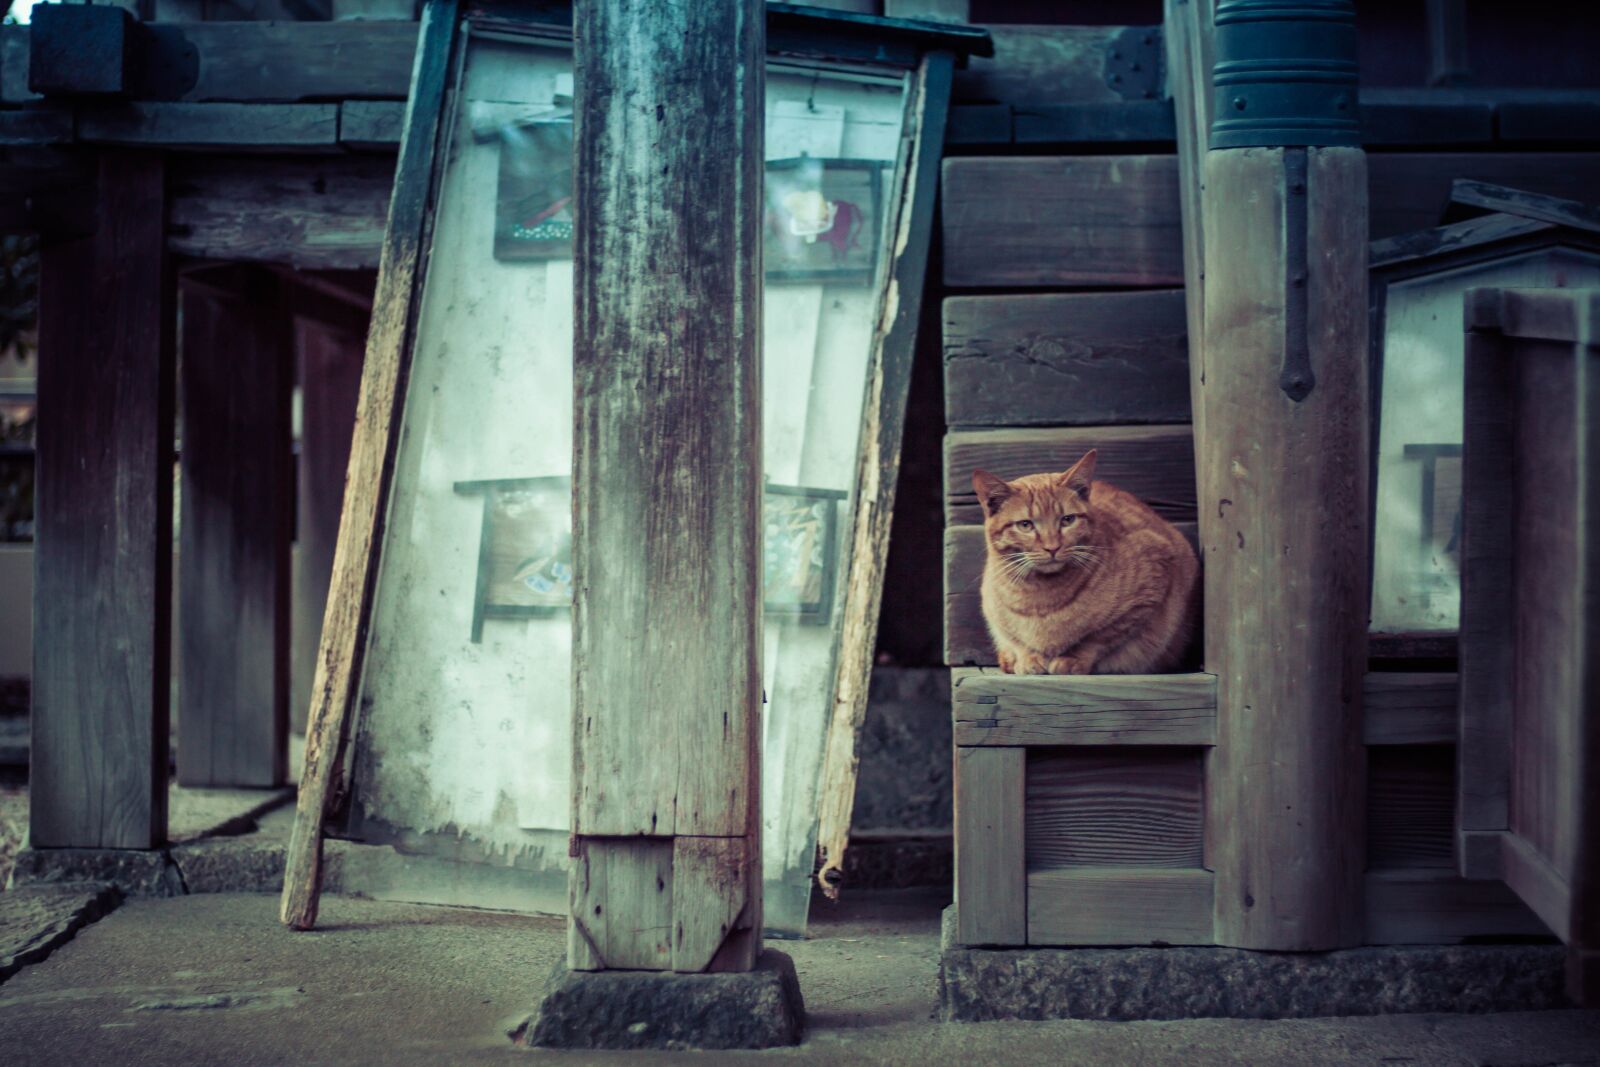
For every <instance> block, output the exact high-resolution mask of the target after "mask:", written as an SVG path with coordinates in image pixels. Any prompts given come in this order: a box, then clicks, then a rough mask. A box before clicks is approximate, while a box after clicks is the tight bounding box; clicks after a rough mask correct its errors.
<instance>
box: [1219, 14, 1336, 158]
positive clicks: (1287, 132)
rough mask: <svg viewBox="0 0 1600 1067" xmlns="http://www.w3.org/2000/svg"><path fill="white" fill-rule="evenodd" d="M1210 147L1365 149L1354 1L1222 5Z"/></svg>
mask: <svg viewBox="0 0 1600 1067" xmlns="http://www.w3.org/2000/svg"><path fill="white" fill-rule="evenodd" d="M1216 25H1217V33H1216V46H1217V62H1216V66H1215V67H1213V68H1212V90H1211V91H1212V104H1213V111H1212V118H1211V147H1212V148H1254V147H1262V146H1265V147H1272V146H1284V145H1321V146H1332V145H1360V144H1361V123H1360V118H1359V115H1360V112H1359V109H1358V107H1357V101H1356V12H1355V4H1354V3H1353V2H1352V0H1219V2H1218V4H1217V14H1216Z"/></svg>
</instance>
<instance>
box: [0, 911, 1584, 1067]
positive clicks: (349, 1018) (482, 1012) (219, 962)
mask: <svg viewBox="0 0 1600 1067" xmlns="http://www.w3.org/2000/svg"><path fill="white" fill-rule="evenodd" d="M944 903H945V900H944V894H942V893H939V892H934V891H928V890H897V891H880V892H873V893H870V894H866V893H857V894H854V895H852V896H847V898H846V901H845V903H844V904H842V905H840V906H837V907H833V906H828V905H826V904H825V903H821V902H819V904H818V907H817V912H816V918H815V920H814V922H813V931H812V932H813V937H812V938H811V939H810V940H808V941H804V942H775V943H774V947H777V948H780V949H782V950H784V951H786V952H789V953H790V954H791V955H792V956H793V958H794V961H795V964H796V967H797V969H798V971H799V975H800V984H801V988H802V991H803V993H804V996H805V1000H806V1006H807V1009H808V1016H809V1029H808V1032H807V1036H806V1040H805V1043H804V1044H802V1045H801V1046H799V1047H798V1048H794V1049H783V1050H772V1051H768V1052H761V1053H716V1054H710V1053H674V1054H667V1053H626V1054H610V1055H606V1054H595V1053H553V1052H542V1051H532V1050H527V1049H521V1048H516V1047H514V1046H513V1045H512V1044H511V1042H510V1041H509V1040H508V1039H507V1037H506V1033H507V1031H508V1030H509V1029H511V1028H512V1027H514V1026H515V1025H516V1024H517V1022H518V1021H519V1020H520V1019H521V1018H522V1017H524V1016H525V1015H526V1014H527V1013H528V1012H530V1011H531V1010H532V1009H533V1008H534V1007H535V1006H536V1005H537V1003H538V997H539V992H540V989H541V986H542V984H543V981H544V979H545V977H546V975H548V974H549V973H550V971H551V968H552V967H553V966H554V965H555V963H556V962H557V961H558V960H559V959H560V958H561V954H562V952H563V945H564V933H563V927H562V923H561V922H560V921H559V920H555V919H543V918H532V917H525V916H515V915H506V914H499V913H489V912H475V911H467V910H462V909H450V908H429V907H420V906H415V905H405V904H392V903H380V902H374V901H366V900H356V899H349V898H339V897H335V898H329V899H327V900H326V901H325V902H324V907H323V911H322V925H321V928H320V929H318V930H317V931H315V932H312V933H305V934H295V933H291V932H289V931H287V930H285V929H284V928H283V927H281V926H280V925H279V924H278V922H277V898H276V896H274V895H270V894H212V895H192V896H183V897H176V898H172V899H162V900H133V901H129V902H126V903H124V904H123V905H122V906H121V907H120V908H118V909H117V910H116V911H114V912H113V913H112V914H110V915H109V916H107V917H105V918H103V919H101V920H100V921H99V922H96V923H94V924H93V925H90V926H88V927H87V928H85V929H83V930H82V931H80V932H79V933H78V934H77V936H76V937H75V938H74V939H73V940H72V941H70V942H68V943H67V944H65V945H64V946H62V947H60V948H58V949H56V950H55V952H54V953H53V954H52V955H51V956H50V957H49V958H48V959H46V960H45V961H44V962H42V963H35V964H32V965H29V966H26V967H24V968H23V969H22V970H21V971H20V972H19V973H17V974H16V975H15V976H14V977H12V978H11V979H10V980H9V981H7V982H5V984H4V985H0V1061H3V1062H6V1063H17V1064H24V1063H26V1064H37V1065H39V1067H49V1065H54V1064H61V1065H70V1067H85V1065H90V1064H93V1065H99V1064H108V1065H110V1064H151V1065H160V1067H173V1065H176V1064H225V1065H227V1067H255V1065H266V1064H295V1065H313V1064H329V1065H335V1064H337V1065H341V1067H344V1065H352V1067H353V1065H361V1064H374V1065H378V1064H382V1065H393V1067H406V1065H411V1064H417V1065H422V1064H427V1065H436V1064H445V1063H449V1064H457V1063H508V1064H518V1063H528V1062H546V1061H548V1062H553V1063H613V1062H614V1063H630V1064H637V1063H642V1062H656V1061H657V1060H663V1061H664V1060H681V1061H684V1062H705V1061H706V1060H707V1059H708V1058H714V1059H715V1061H716V1062H719V1063H720V1062H723V1061H738V1060H750V1061H774V1062H780V1061H781V1062H790V1061H800V1062H808V1063H829V1064H834V1063H851V1064H854V1063H880V1064H914V1065H916V1067H931V1065H935V1064H945V1063H967V1062H981V1063H983V1064H984V1065H985V1067H990V1065H1002V1064H1037V1063H1086V1064H1112V1065H1115V1064H1139V1065H1158V1064H1184V1065H1191V1064H1235V1063H1237V1064H1363V1065H1366V1064H1373V1065H1377V1064H1405V1065H1419V1067H1420V1065H1433V1064H1440V1065H1443V1064H1451V1065H1457V1064H1476V1065H1487V1064H1493V1065H1499V1067H1512V1065H1528V1067H1533V1065H1551V1064H1577V1063H1600V1012H1595V1011H1563V1012H1542V1013H1526V1014H1508V1015H1480V1016H1466V1015H1425V1016H1386V1017H1373V1018H1360V1019H1313V1020H1298V1021H1287V1022H1239V1021H1230V1020H1201V1021H1191V1022H1162V1023H1073V1022H1056V1023H981V1024H966V1025H963V1024H941V1023H936V1022H934V1021H932V1019H931V1015H932V1012H933V1009H934V1004H935V1000H936V990H935V982H936V974H937V964H938V951H939V949H938V933H937V928H938V917H939V909H940V908H941V907H942V905H943V904H944Z"/></svg>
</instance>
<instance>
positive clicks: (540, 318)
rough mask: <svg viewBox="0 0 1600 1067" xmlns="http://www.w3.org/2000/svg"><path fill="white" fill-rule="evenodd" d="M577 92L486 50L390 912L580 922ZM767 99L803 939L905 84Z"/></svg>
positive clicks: (360, 881) (518, 54) (388, 671)
mask: <svg viewBox="0 0 1600 1067" xmlns="http://www.w3.org/2000/svg"><path fill="white" fill-rule="evenodd" d="M570 70H571V62H570V54H569V53H568V52H566V51H565V50H564V49H560V48H556V47H546V46H535V45H530V44H526V43H510V42H506V41H500V40H485V39H476V40H474V41H472V43H471V44H470V45H469V46H468V55H467V65H466V69H465V77H464V86H463V91H462V93H461V96H460V105H459V108H458V110H457V113H456V115H455V116H454V118H453V120H452V125H453V129H452V131H451V136H450V139H449V142H448V146H447V153H448V154H447V158H446V164H445V169H444V172H443V180H442V184H441V187H440V190H439V193H438V204H437V213H436V222H435V229H434V240H433V252H432V258H431V261H430V263H429V267H428V273H427V278H426V281H425V287H424V293H423V299H422V304H421V315H420V321H419V326H418V331H417V340H416V346H415V352H414V355H413V360H412V369H411V377H410V383H409V388H408V395H407V401H406V409H405V422H404V429H403V431H402V435H401V441H400V447H399V452H398V457H397V461H396V467H395V474H394V483H393V490H392V493H393V495H392V504H391V512H390V516H389V523H388V528H387V531H386V535H385V536H386V541H385V545H384V551H383V559H382V569H381V573H380V576H379V581H378V592H377V599H376V604H375V607H374V614H373V622H372V636H371V643H370V647H369V652H368V657H367V664H366V672H365V676H364V678H363V688H362V696H361V720H360V721H361V725H360V730H359V734H358V738H357V756H356V764H355V789H354V804H353V807H352V820H351V827H350V830H351V833H352V834H353V835H354V836H358V837H361V838H363V839H365V840H368V841H373V842H389V843H393V844H395V845H396V846H397V847H399V848H400V849H401V850H402V851H405V852H409V853H412V854H413V855H414V856H415V857H416V858H415V859H413V860H408V861H407V864H406V867H405V869H404V870H403V871H402V872H401V873H400V874H399V875H395V873H394V869H387V868H386V869H384V870H378V869H377V868H376V867H374V868H372V869H370V870H366V871H365V872H364V873H362V872H359V871H358V873H356V874H355V876H354V877H355V881H356V884H354V886H353V887H354V888H358V889H361V890H363V891H365V892H369V893H376V894H381V895H387V896H392V897H398V898H404V899H412V900H434V901H441V902H450V903H475V904H480V905H490V906H496V907H507V908H515V909H522V910H547V911H552V912H564V911H565V910H566V875H565V870H566V855H567V847H566V846H567V830H568V827H569V823H570V808H571V800H570V795H569V780H570V764H571V740H570V735H571V724H570V708H571V680H570V655H571V643H572V634H571V613H570V603H571V578H572V573H571V569H570V568H571V506H570V478H571V462H572V298H573V293H572V285H573V264H572V202H571V190H572V160H571V152H572V125H571V107H570V94H571V91H572V82H571V75H570ZM768 86H769V91H768V105H767V157H768V168H767V170H768V178H767V183H766V198H767V211H766V219H765V231H764V232H765V247H764V253H765V256H766V260H767V267H768V277H767V286H766V290H765V308H764V314H765V332H764V344H765V350H764V357H763V359H764V362H763V369H762V374H763V403H764V405H765V409H764V417H765V423H764V427H763V433H764V463H765V476H766V481H767V491H766V495H765V499H764V504H763V511H762V514H763V520H764V522H765V548H766V556H765V560H764V571H765V579H766V594H765V605H766V614H765V617H766V631H765V647H764V674H765V677H764V685H765V691H766V693H767V697H768V704H767V706H766V708H765V723H764V725H765V754H764V760H763V770H762V780H763V788H762V804H763V811H764V817H763V826H762V834H763V842H764V868H765V880H766V883H767V887H766V890H767V902H766V916H767V925H768V927H769V929H772V930H774V931H775V932H783V933H788V934H792V935H799V934H802V933H803V932H804V928H805V914H806V905H807V902H808V901H809V899H810V892H811V874H812V868H813V863H814V856H815V851H816V812H817V798H816V789H817V780H818V776H819V773H820V765H821V758H822V751H823V741H824V736H825V732H826V727H827V722H828V716H829V714H830V710H831V706H832V688H833V670H834V659H835V652H836V639H837V638H836V635H837V631H838V626H837V622H838V618H839V614H840V611H841V607H842V604H841V602H840V590H841V589H842V587H843V579H844V574H845V569H846V563H847V560H846V553H847V546H848V545H849V544H850V531H849V528H848V525H849V520H850V514H851V512H850V507H849V496H850V492H851V490H852V488H853V481H854V478H855V473H856V460H857V456H856V451H857V441H858V438H859V431H860V425H861V418H862V405H863V403H864V398H865V388H866V374H867V365H868V358H869V355H870V350H871V343H872V337H873V328H874V325H875V322H876V315H877V309H878V305H879V301H880V293H881V288H882V285H881V279H882V277H883V276H884V263H885V260H886V257H885V252H884V249H885V245H886V243H887V233H888V224H889V217H890V214H891V205H890V196H889V190H890V188H891V180H892V177H893V172H894V168H895V162H896V157H897V153H898V152H899V150H900V139H901V138H900V132H901V126H902V121H903V112H904V107H905V86H904V79H903V78H901V77H892V78H884V77H877V78H862V77H856V76H852V77H846V76H843V75H837V74H829V73H824V72H819V71H811V70H806V71H797V70H794V69H792V68H791V69H789V70H778V69H774V70H773V71H772V72H771V73H770V76H769V82H768ZM463 860H465V861H474V862H470V863H462V862H459V861H463ZM395 869H398V868H395ZM345 877H346V881H347V883H349V882H351V879H352V874H351V871H350V868H349V866H348V864H347V870H346V875H345Z"/></svg>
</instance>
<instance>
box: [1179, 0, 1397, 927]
mask: <svg viewBox="0 0 1600 1067" xmlns="http://www.w3.org/2000/svg"><path fill="white" fill-rule="evenodd" d="M1229 8H1230V4H1229V3H1228V2H1227V0H1223V2H1222V3H1220V4H1218V7H1217V15H1216V18H1217V29H1218V42H1217V43H1218V57H1219V61H1218V63H1217V65H1216V76H1215V82H1216V104H1215V110H1214V113H1215V115H1216V116H1217V120H1216V122H1215V124H1214V126H1213V128H1212V140H1211V144H1212V148H1211V150H1210V151H1209V152H1207V153H1206V157H1205V160H1204V163H1203V166H1204V186H1205V195H1204V197H1203V198H1202V201H1203V206H1202V211H1203V226H1204V235H1203V236H1204V246H1205V253H1204V255H1205V308H1204V328H1205V338H1204V343H1203V350H1204V353H1205V357H1204V358H1205V366H1204V374H1203V381H1201V382H1200V383H1199V389H1198V391H1197V393H1196V395H1195V398H1194V400H1195V403H1196V405H1197V406H1198V407H1199V408H1200V412H1201V413H1200V416H1199V417H1197V419H1196V425H1197V426H1199V427H1202V428H1203V433H1202V434H1201V436H1200V438H1199V439H1198V440H1197V441H1196V442H1195V455H1196V462H1197V465H1198V468H1199V471H1198V473H1199V486H1198V489H1199V500H1200V516H1199V517H1200V534H1201V541H1202V547H1203V549H1204V558H1205V638H1206V640H1205V644H1206V669H1207V670H1208V671H1210V672H1212V673H1214V674H1216V675H1217V740H1216V747H1215V748H1214V750H1213V752H1212V755H1211V758H1210V762H1209V765H1208V770H1207V781H1206V794H1207V808H1208V820H1207V837H1206V863H1207V865H1208V866H1210V867H1211V868H1212V869H1213V870H1214V871H1215V873H1216V880H1215V895H1214V902H1215V903H1214V919H1215V935H1216V939H1217V942H1218V943H1219V944H1223V945H1231V946H1236V947H1240V948H1253V949H1272V950H1318V949H1332V948H1339V947H1343V946H1349V945H1356V944H1359V943H1360V942H1361V940H1362V936H1363V928H1362V906H1363V901H1362V874H1363V869H1364V867H1365V832H1366V816H1365V810H1364V807H1365V804H1364V801H1365V750H1364V749H1363V747H1362V743H1361V700H1362V676H1363V672H1364V669H1365V659H1366V628H1367V626H1366V619H1367V611H1366V607H1367V569H1368V567H1367V556H1368V541H1367V528H1368V514H1367V513H1368V507H1369V501H1368V495H1367V482H1368V460H1367V455H1368V434H1369V424H1368V421H1367V327H1366V324H1367V298H1366V279H1367V275H1366V258H1367V193H1366V190H1367V180H1366V161H1365V156H1364V154H1363V153H1362V151H1361V150H1360V149H1359V148H1354V147H1331V148H1322V147H1314V145H1315V144H1316V140H1315V138H1317V137H1318V136H1320V135H1327V136H1328V137H1329V140H1328V141H1326V142H1324V143H1331V144H1336V145H1337V144H1348V143H1349V142H1350V141H1351V140H1353V139H1354V138H1353V137H1352V136H1351V132H1350V131H1349V129H1348V128H1341V126H1342V125H1344V121H1343V120H1342V119H1341V118H1340V117H1339V115H1340V109H1338V108H1337V96H1336V95H1335V93H1336V91H1343V90H1342V88H1341V87H1339V86H1334V87H1332V88H1327V87H1326V82H1325V81H1324V80H1322V79H1321V78H1320V72H1321V71H1322V70H1324V69H1329V68H1332V67H1333V66H1334V64H1333V62H1332V61H1330V62H1329V63H1328V67H1327V68H1324V67H1318V66H1315V65H1313V64H1310V63H1307V64H1305V66H1307V67H1310V68H1311V69H1313V70H1314V71H1317V72H1318V74H1317V76H1312V77H1308V78H1307V79H1306V83H1309V84H1311V85H1313V86H1320V88H1318V89H1317V90H1316V91H1317V93H1319V94H1320V93H1325V94H1326V95H1325V96H1318V97H1316V100H1317V102H1318V106H1323V107H1326V108H1327V114H1326V115H1323V114H1317V113H1313V114H1311V115H1309V116H1307V115H1303V114H1302V115H1296V114H1284V113H1277V114H1274V113H1273V112H1272V108H1273V107H1274V105H1275V104H1276V105H1277V106H1282V105H1283V104H1284V103H1285V101H1286V100H1287V102H1288V103H1290V104H1291V105H1292V104H1294V103H1296V102H1298V103H1302V104H1304V103H1306V102H1307V100H1308V99H1309V98H1303V99H1301V100H1299V101H1296V100H1295V99H1294V97H1293V96H1292V95H1291V94H1292V92H1293V91H1298V90H1296V89H1295V86H1296V85H1297V84H1302V83H1296V82H1295V81H1294V79H1293V78H1285V79H1284V81H1285V83H1286V84H1287V85H1288V86H1289V90H1285V89H1284V87H1283V86H1282V85H1273V86H1268V87H1263V86H1262V85H1261V84H1259V83H1255V82H1252V81H1251V80H1250V75H1249V72H1251V71H1253V70H1259V69H1263V68H1272V69H1271V73H1272V74H1274V75H1285V74H1291V73H1293V71H1294V70H1295V68H1296V66H1297V65H1298V64H1299V63H1300V61H1301V60H1303V59H1306V58H1308V57H1307V56H1306V55H1305V54H1303V53H1294V52H1291V53H1290V54H1289V55H1290V58H1287V59H1283V60H1278V59H1277V58H1276V57H1262V56H1261V55H1260V54H1259V53H1255V54H1253V55H1252V54H1249V53H1247V59H1248V62H1245V63H1240V64H1238V65H1237V66H1234V67H1231V68H1230V66H1229V62H1228V60H1229V44H1230V42H1229V41H1228V39H1227V38H1226V36H1225V35H1224V31H1226V30H1228V29H1229V25H1228V23H1227V20H1228V19H1229V18H1230V17H1233V16H1234V15H1235V14H1236V12H1237V8H1236V9H1235V12H1230V10H1229ZM1238 8H1248V5H1238ZM1319 12H1320V9H1319ZM1312 17H1313V19H1318V18H1320V13H1319V14H1314V15H1313V16H1312ZM1311 25H1312V26H1313V28H1314V34H1325V33H1327V32H1336V31H1337V28H1335V30H1334V31H1328V30H1325V29H1324V27H1326V26H1327V25H1328V24H1327V23H1326V22H1323V21H1314V22H1312V23H1311ZM1312 40H1314V41H1318V42H1322V41H1325V40H1326V38H1325V37H1322V36H1313V37H1312ZM1246 43H1249V44H1257V45H1258V44H1259V43H1260V38H1256V39H1254V40H1253V41H1250V42H1246ZM1347 43H1348V45H1349V48H1350V56H1349V62H1348V75H1349V78H1350V83H1351V84H1350V86H1349V89H1348V92H1349V97H1348V101H1347V102H1348V104H1349V105H1350V107H1351V108H1353V106H1354V78H1355V70H1354V29H1353V24H1352V25H1351V27H1350V29H1349V39H1348V42H1347ZM1234 58H1236V59H1237V58H1239V57H1238V54H1237V53H1236V52H1235V53H1234ZM1240 70H1244V71H1245V72H1246V75H1245V76H1243V77H1241V76H1239V74H1238V72H1239V71H1240ZM1225 75H1228V76H1225ZM1230 76H1231V78H1230ZM1273 90H1277V91H1278V93H1279V95H1277V96H1274V95H1272V91H1273ZM1262 112H1266V114H1264V115H1263V114H1262ZM1258 115H1260V116H1261V117H1259V118H1255V119H1254V120H1253V122H1254V123H1257V124H1259V127H1258V128H1252V126H1251V122H1249V121H1246V120H1248V119H1250V117H1251V116H1258ZM1240 116H1243V117H1244V118H1243V119H1241V118H1240ZM1271 120H1279V121H1271ZM1230 123H1233V124H1230ZM1319 124H1320V128H1319ZM1241 127H1242V130H1241ZM1307 127H1311V129H1310V130H1309V132H1308V131H1307ZM1274 137H1278V138H1281V139H1280V140H1278V141H1277V144H1279V145H1283V144H1287V145H1288V147H1270V145H1271V144H1272V139H1273V138H1274ZM1308 140H1309V141H1311V143H1312V144H1313V147H1300V146H1302V145H1305V144H1306V143H1307V141H1308ZM1241 141H1242V142H1243V143H1244V144H1257V145H1259V144H1262V143H1263V142H1264V143H1265V144H1267V145H1269V147H1227V146H1228V145H1230V144H1239V143H1240V142H1241Z"/></svg>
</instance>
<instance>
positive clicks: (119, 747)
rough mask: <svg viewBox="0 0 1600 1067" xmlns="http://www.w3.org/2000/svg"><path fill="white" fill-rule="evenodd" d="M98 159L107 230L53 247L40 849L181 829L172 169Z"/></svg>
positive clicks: (38, 523)
mask: <svg viewBox="0 0 1600 1067" xmlns="http://www.w3.org/2000/svg"><path fill="white" fill-rule="evenodd" d="M99 172H100V177H99V192H98V195H97V208H98V218H99V224H98V228H97V229H96V230H95V232H94V233H93V234H92V235H90V236H87V237H80V238H70V239H65V240H61V241H54V242H48V243H46V244H45V245H44V246H43V248H42V250H41V255H40V277H39V352H40V359H39V369H38V396H39V409H40V417H39V421H38V427H37V430H36V438H35V441H36V446H37V449H38V453H37V458H36V461H35V463H36V467H35V471H36V474H35V477H36V482H35V498H34V516H35V519H34V521H35V533H34V536H35V538H36V547H35V549H34V590H33V605H34V615H33V709H32V755H31V762H30V769H29V792H30V795H31V798H32V803H31V804H30V805H29V841H30V844H31V845H32V846H33V847H34V848H155V847H157V846H159V845H161V844H163V843H165V840H166V833H167V761H168V758H169V756H168V744H167V729H168V721H169V720H168V700H169V693H170V687H169V685H168V679H169V675H168V656H169V651H170V636H169V627H170V623H171V611H172V600H171V589H172V418H173V392H174V373H173V363H174V359H173V343H172V342H173V336H172V324H173V322H174V319H175V317H176V316H175V314H174V312H173V307H172V285H171V278H170V272H169V269H168V266H169V264H168V258H167V255H166V253H165V250H164V247H163V241H162V236H163V233H164V231H165V228H166V206H165V205H166V195H165V188H166V168H165V163H164V161H163V159H162V157H161V156H159V155H156V154H148V153H138V152H126V153H123V152H108V153H105V154H103V155H102V156H101V157H100V160H99ZM86 301H92V308H93V313H92V314H89V313H86V311H87V308H88V306H89V305H88V304H86Z"/></svg>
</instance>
